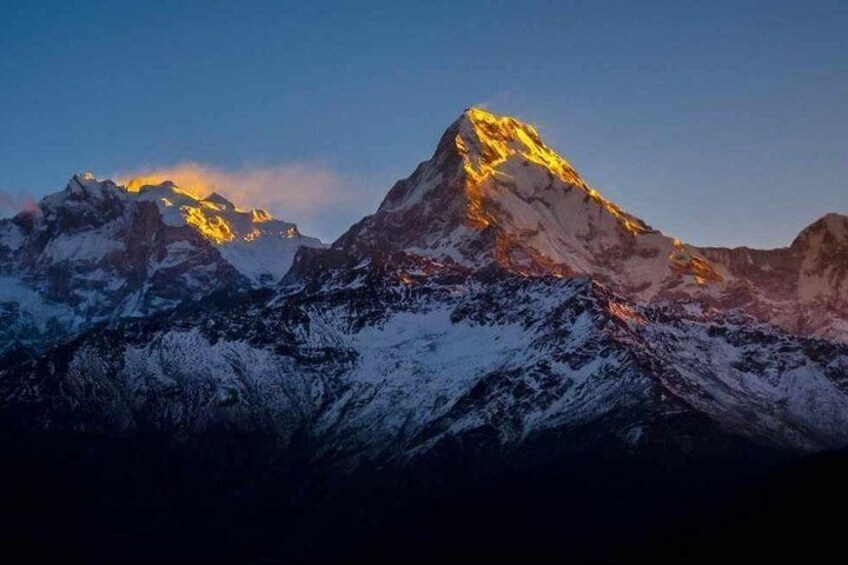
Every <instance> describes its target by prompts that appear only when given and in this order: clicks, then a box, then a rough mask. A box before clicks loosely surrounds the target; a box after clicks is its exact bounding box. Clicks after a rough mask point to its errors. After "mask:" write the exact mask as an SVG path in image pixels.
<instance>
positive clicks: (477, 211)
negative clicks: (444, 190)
mask: <svg viewBox="0 0 848 565" xmlns="http://www.w3.org/2000/svg"><path fill="white" fill-rule="evenodd" d="M455 131H456V135H455V138H454V140H453V141H454V145H455V147H456V150H457V152H458V153H459V155H460V156H461V157H462V168H463V170H464V172H465V176H466V179H467V180H466V195H467V197H468V202H469V207H468V220H469V221H470V223H471V224H472V225H476V226H478V227H480V228H485V227H488V226H490V225H492V224H493V223H496V221H497V219H496V218H495V217H494V216H493V215H492V214H490V213H489V212H488V210H487V206H486V199H485V198H484V192H485V190H486V189H485V186H486V183H487V181H489V180H490V179H496V178H497V179H505V178H511V179H512V182H516V177H517V176H521V175H522V173H521V172H520V171H522V170H523V167H525V166H528V165H535V166H537V167H542V168H544V169H545V170H547V171H548V172H549V173H550V175H551V176H553V177H554V178H557V179H559V180H560V181H562V182H563V183H565V184H567V185H569V186H573V187H576V188H579V189H581V190H583V191H584V192H585V193H586V195H587V196H588V197H589V198H591V199H593V200H595V201H596V202H598V203H599V204H601V205H602V206H603V207H604V208H605V209H606V210H607V211H608V212H609V213H610V214H612V215H613V216H615V217H616V218H617V219H618V221H619V223H620V225H621V226H622V228H624V229H625V230H626V231H628V232H630V233H631V234H633V235H637V234H640V233H644V232H645V231H648V228H647V226H645V225H644V224H643V223H642V222H641V221H640V220H638V219H637V218H634V217H632V216H630V215H629V214H627V213H625V212H624V211H623V210H621V209H620V208H618V207H617V206H616V205H615V204H613V203H612V202H610V201H609V200H607V199H605V198H604V197H603V196H601V195H600V193H598V191H596V190H594V189H593V188H591V187H590V186H589V185H588V184H586V183H585V182H584V181H583V179H581V178H580V175H578V174H577V171H575V170H574V168H573V167H572V166H571V164H570V163H568V161H566V160H565V159H563V158H562V157H560V156H559V155H558V154H557V153H556V152H555V151H554V150H552V149H551V148H549V147H548V146H547V145H545V143H544V142H543V141H542V139H541V137H540V136H539V132H538V131H537V130H536V128H535V127H533V126H532V125H530V124H526V123H524V122H521V121H519V120H517V119H515V118H513V117H510V116H501V115H497V114H493V113H492V112H489V111H488V110H484V109H482V108H476V107H471V108H468V109H466V110H465V111H464V112H463V113H462V116H461V117H460V118H459V120H457V122H456V124H455Z"/></svg>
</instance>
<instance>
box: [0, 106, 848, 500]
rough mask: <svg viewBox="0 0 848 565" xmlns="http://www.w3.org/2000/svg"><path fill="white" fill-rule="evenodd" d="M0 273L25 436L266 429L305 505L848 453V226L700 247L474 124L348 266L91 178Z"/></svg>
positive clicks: (525, 143)
mask: <svg viewBox="0 0 848 565" xmlns="http://www.w3.org/2000/svg"><path fill="white" fill-rule="evenodd" d="M0 277H2V279H3V284H2V285H0V289H2V290H0V293H2V294H1V295H0V308H1V310H0V312H1V313H2V314H0V316H2V318H0V319H2V328H3V330H2V334H0V352H2V353H3V360H2V362H0V422H2V428H3V430H4V431H5V433H6V434H11V435H12V436H17V435H20V434H25V435H27V437H29V435H31V434H36V436H37V437H39V438H42V437H44V434H47V436H49V437H53V436H54V435H55V434H71V435H72V436H73V437H75V438H79V437H85V438H99V439H97V441H98V442H99V441H102V438H112V437H120V438H134V439H133V441H136V440H137V439H138V438H140V437H148V436H149V435H150V434H154V435H155V436H156V437H162V438H166V439H164V440H162V441H163V442H164V443H165V444H167V445H169V446H170V447H169V449H176V450H177V451H178V452H180V453H184V454H193V455H192V456H191V457H192V458H193V459H196V457H197V454H198V453H205V454H208V453H217V454H219V456H220V457H223V458H225V459H226V458H228V457H229V455H226V456H225V455H222V453H227V454H229V453H231V451H232V449H233V447H232V446H233V443H232V442H233V440H232V438H244V437H245V436H246V435H247V436H249V437H251V438H262V440H261V441H259V443H260V444H261V448H259V451H260V452H261V454H262V455H261V458H262V460H263V461H266V460H267V461H273V462H275V463H273V464H270V463H269V464H268V465H269V466H270V467H273V466H274V465H276V466H277V467H279V466H281V465H282V467H284V468H285V469H286V473H287V474H286V477H288V479H287V480H291V481H293V482H294V483H296V484H298V485H300V484H301V483H299V482H298V481H296V480H294V479H291V477H292V476H300V477H303V476H306V477H308V479H305V482H306V483H309V484H312V481H314V477H315V476H321V477H334V478H333V479H327V480H328V482H329V483H330V484H335V485H339V484H345V481H347V480H351V479H350V477H359V478H362V477H366V479H362V480H365V481H366V482H367V481H368V480H371V479H370V478H373V477H376V476H382V475H381V473H385V472H386V469H391V470H393V472H398V473H404V474H406V473H411V476H413V477H416V481H422V480H423V481H425V482H427V481H436V482H438V481H439V480H441V478H442V477H444V476H445V475H446V474H449V473H448V471H447V469H453V468H456V467H460V468H462V469H463V471H462V473H470V474H472V475H474V476H477V475H481V474H482V475H486V476H490V475H498V476H509V473H514V472H519V471H520V472H531V471H532V472H536V470H539V469H544V468H546V466H549V465H553V464H554V463H553V462H562V461H570V460H573V459H575V458H579V457H580V456H581V454H586V453H597V452H598V450H603V451H604V452H610V453H616V454H624V455H626V456H627V457H637V458H650V457H652V456H653V455H654V454H657V453H662V454H663V455H662V457H663V458H670V457H672V456H671V455H669V454H674V457H683V458H684V459H692V458H695V459H697V458H703V457H728V458H731V459H734V458H735V460H737V461H739V460H741V459H742V458H743V457H742V454H751V453H768V454H769V455H768V457H774V458H778V459H780V458H785V457H789V458H794V457H798V456H801V455H806V454H811V453H818V452H825V451H833V450H840V449H844V448H845V446H846V444H848V282H846V281H848V217H846V216H842V215H839V214H829V215H827V216H825V217H823V218H821V219H820V220H818V221H816V222H814V223H813V224H812V225H810V226H809V227H807V228H805V229H804V230H802V231H801V233H800V234H799V235H798V237H797V238H796V239H795V241H794V242H792V244H791V245H790V246H789V247H786V248H782V249H773V250H757V249H749V248H745V247H740V248H733V249H724V248H706V247H698V246H694V245H689V244H686V243H684V242H681V241H679V240H677V239H675V238H673V237H669V236H667V235H665V234H663V233H662V232H661V231H659V230H657V229H654V228H652V227H651V226H649V225H648V224H647V223H646V222H644V221H643V220H641V219H639V218H637V217H635V216H633V215H631V214H629V213H627V212H626V211H624V210H622V209H621V208H620V207H618V206H617V205H615V204H614V203H612V202H610V201H609V200H607V199H606V198H604V197H603V196H602V195H601V194H600V193H599V192H598V191H597V190H595V189H593V188H591V187H590V186H589V185H588V184H587V183H586V182H585V181H584V180H583V179H582V178H581V177H580V175H579V174H578V173H577V172H576V171H575V170H574V168H573V167H572V166H571V165H570V164H569V163H568V162H567V161H566V160H565V159H563V158H562V157H560V156H559V155H557V154H556V153H555V152H554V151H553V150H552V149H550V148H549V147H547V146H546V145H545V144H544V142H543V141H542V140H541V138H540V136H539V134H538V132H537V131H536V129H535V128H533V127H532V126H530V125H528V124H525V123H522V122H520V121H518V120H516V119H514V118H510V117H505V116H498V115H495V114H492V113H490V112H488V111H485V110H482V109H479V108H471V109H468V110H466V111H464V112H463V113H462V114H461V116H460V117H459V118H458V119H457V120H456V121H455V122H454V123H453V124H451V125H450V126H449V127H448V129H447V130H446V131H445V133H444V135H443V136H442V138H441V139H440V141H439V142H438V144H437V147H436V150H435V153H434V154H433V156H432V157H431V158H430V159H428V160H427V161H424V162H423V163H421V164H420V165H418V167H417V168H416V169H415V170H414V171H413V173H412V174H411V175H410V176H409V177H408V178H406V179H403V180H401V181H399V182H397V183H396V184H395V185H394V186H393V187H392V188H391V189H390V190H389V192H388V194H387V195H386V197H385V199H384V200H383V202H382V204H381V205H380V206H379V208H378V209H377V210H376V212H375V213H374V214H372V215H370V216H367V217H366V218H364V219H362V220H361V221H360V222H358V223H357V224H355V225H353V226H352V227H351V228H350V229H349V230H347V231H346V232H345V233H344V234H343V235H342V236H341V237H340V238H339V239H338V240H336V241H335V242H333V243H332V244H330V245H327V244H324V243H322V242H321V241H319V240H317V239H315V238H311V237H308V236H305V235H303V234H301V233H300V232H299V230H298V229H297V226H296V225H295V224H292V223H288V222H286V221H282V220H277V219H274V218H272V217H271V215H270V214H268V213H267V212H265V211H263V210H249V211H247V210H241V209H239V208H237V207H236V206H234V205H233V204H232V203H230V202H229V201H228V200H227V199H226V198H224V197H223V196H221V195H218V194H211V195H209V196H207V197H205V198H198V197H195V196H192V195H190V194H189V193H188V192H186V191H183V190H181V189H180V188H179V187H178V186H176V185H174V184H173V183H171V182H165V183H162V184H160V185H155V186H138V183H133V182H128V183H127V184H126V185H125V186H121V185H118V184H115V183H113V182H111V181H108V180H102V181H101V180H97V179H96V178H95V177H94V176H92V175H90V174H80V175H76V176H74V177H73V178H72V179H71V181H70V182H69V183H68V185H67V187H66V188H65V189H64V190H63V191H61V192H58V193H56V194H52V195H50V196H47V197H45V198H44V199H43V200H42V201H41V202H40V203H39V205H38V208H37V209H36V210H34V211H26V212H21V213H20V214H18V215H17V216H15V217H13V218H11V219H6V220H2V222H0ZM222 434H223V436H225V437H227V438H231V439H229V440H226V441H224V440H221V439H220V438H221V435H222ZM63 437H64V436H63ZM210 438H214V439H210ZM39 441H40V440H39ZM238 441H239V442H241V441H242V440H238ZM254 441H256V440H254V439H251V440H250V442H249V443H250V444H251V445H253V442H254ZM174 446H176V447H174ZM764 457H765V456H764ZM768 457H766V458H768ZM663 460H665V459H663ZM281 461H284V462H285V463H284V464H282V463H280V462H281ZM558 464H559V463H558ZM260 467H261V466H260ZM404 476H407V477H408V476H409V475H404ZM369 477H370V478H369ZM421 477H425V479H422V478H421ZM427 477H429V478H427ZM286 488H289V489H291V490H292V491H296V492H299V493H300V492H303V491H304V490H305V491H309V492H313V491H314V485H313V486H312V487H310V488H312V490H310V488H307V487H303V486H298V487H296V488H295V487H292V486H291V485H288V486H287V487H286ZM331 490H333V489H332V488H331Z"/></svg>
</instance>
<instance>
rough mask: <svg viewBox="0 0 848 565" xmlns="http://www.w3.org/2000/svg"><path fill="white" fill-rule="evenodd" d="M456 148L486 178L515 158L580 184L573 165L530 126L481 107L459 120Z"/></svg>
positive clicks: (476, 171) (468, 111) (469, 165)
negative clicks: (551, 147)
mask: <svg viewBox="0 0 848 565" xmlns="http://www.w3.org/2000/svg"><path fill="white" fill-rule="evenodd" d="M455 143H456V146H457V149H459V151H460V153H461V154H462V155H463V157H464V158H465V160H466V162H467V165H468V166H467V169H471V170H472V171H473V172H474V173H475V174H476V175H478V176H480V175H487V174H490V173H492V172H493V171H494V169H495V168H496V167H497V166H498V165H500V164H501V163H503V162H504V161H506V160H507V159H508V158H510V157H512V156H518V157H520V158H521V159H523V160H524V161H528V162H531V163H535V164H537V165H540V166H542V167H545V168H546V169H548V170H550V171H551V172H552V173H554V174H555V175H556V176H558V177H560V178H562V179H563V180H565V181H567V182H570V183H577V182H579V177H578V175H577V173H576V172H575V171H574V169H573V168H572V167H571V165H570V164H569V163H568V162H567V161H566V160H565V159H563V158H562V157H560V156H559V155H557V154H556V152H555V151H553V150H552V149H550V148H549V147H547V146H546V145H545V144H544V142H543V141H542V139H541V138H540V137H539V132H538V131H536V128H535V127H533V126H532V125H530V124H526V123H524V122H521V121H519V120H517V119H515V118H513V117H510V116H499V115H497V114H493V113H491V112H489V111H487V110H483V109H482V108H475V107H472V108H468V109H467V110H465V111H464V112H463V114H462V117H461V118H460V119H459V121H458V131H457V136H456V140H455Z"/></svg>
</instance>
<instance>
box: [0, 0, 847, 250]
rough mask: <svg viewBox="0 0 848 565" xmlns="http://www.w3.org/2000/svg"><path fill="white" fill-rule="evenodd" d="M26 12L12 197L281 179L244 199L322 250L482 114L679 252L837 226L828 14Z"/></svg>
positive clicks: (12, 60) (842, 87)
mask: <svg viewBox="0 0 848 565" xmlns="http://www.w3.org/2000/svg"><path fill="white" fill-rule="evenodd" d="M33 4H35V3H32V2H15V1H10V0H4V1H3V2H2V4H0V21H2V22H3V32H2V33H0V190H2V191H4V194H6V195H7V196H11V197H12V198H13V200H14V199H15V198H16V197H18V196H20V195H22V194H30V195H32V196H35V197H39V196H41V195H43V194H46V193H48V192H52V191H55V190H57V189H59V188H61V187H62V186H64V183H65V181H66V180H67V178H68V177H69V176H70V175H71V174H73V173H74V172H76V171H80V170H90V171H93V172H95V173H96V174H98V176H111V175H121V174H125V173H127V172H138V171H145V170H148V169H158V168H167V167H172V166H174V165H176V164H179V163H186V162H192V163H197V164H199V165H200V166H202V167H207V168H211V169H213V170H215V171H217V172H219V173H221V175H223V176H220V175H219V178H231V177H227V176H226V175H227V174H230V173H232V174H233V175H235V176H233V177H232V178H238V175H239V174H242V173H249V172H254V171H256V170H260V171H265V172H268V171H271V172H273V171H280V172H281V178H283V179H285V180H284V181H281V182H282V183H283V184H285V183H291V182H295V183H301V184H302V188H298V187H292V186H289V185H288V184H286V185H285V186H280V187H278V186H276V185H274V186H272V187H271V189H269V190H276V189H277V188H279V194H278V195H277V197H274V196H273V195H270V196H269V195H268V194H260V195H257V200H258V202H257V203H258V204H263V205H266V206H268V207H271V208H272V211H274V212H276V213H278V214H279V215H281V216H283V217H284V218H285V219H287V220H290V221H296V222H298V223H299V224H301V227H302V228H303V230H304V231H306V232H311V233H314V234H317V235H319V236H321V237H322V238H324V239H332V238H333V237H335V236H336V235H338V234H339V233H341V232H342V231H343V230H344V229H345V228H346V227H347V225H348V224H349V223H351V222H353V221H355V220H357V219H358V218H359V217H360V216H362V215H364V214H366V213H369V212H371V211H372V210H373V209H374V208H375V207H376V205H377V204H378V203H379V201H380V199H381V197H382V196H383V194H384V193H385V192H386V191H387V190H388V188H389V187H390V186H391V184H392V183H393V182H394V181H395V180H397V179H398V178H401V177H404V176H406V175H408V174H409V173H410V172H411V171H412V170H413V168H414V167H415V165H416V164H417V163H418V162H419V161H422V160H424V159H426V158H428V157H429V156H430V154H431V153H432V151H433V149H434V147H435V144H436V141H437V140H438V137H439V135H440V134H441V132H442V131H443V130H444V129H445V127H446V126H447V125H448V124H449V123H450V122H451V121H452V120H454V119H455V118H456V116H457V115H458V114H459V113H460V112H461V111H462V109H463V108H465V107H467V106H471V105H484V106H486V107H488V108H489V109H490V110H492V111H495V112H498V113H507V114H511V115H515V116H517V117H519V118H521V119H524V120H527V121H530V122H532V123H535V124H536V125H537V126H538V128H539V130H540V132H541V134H542V136H543V138H544V139H545V140H546V142H547V143H548V145H550V146H552V147H553V148H555V149H557V150H558V151H559V152H560V153H561V154H562V155H563V156H565V157H566V158H567V159H569V160H570V161H571V162H572V164H573V165H575V167H576V168H577V169H578V170H579V171H580V172H581V173H582V174H583V176H584V177H585V178H586V179H587V180H588V181H589V182H590V183H591V184H593V185H594V186H595V187H596V188H598V189H599V190H600V191H601V192H602V193H604V194H605V195H606V196H607V197H609V198H611V199H612V200H613V201H615V202H617V203H618V204H620V205H621V206H622V207H624V208H625V209H627V210H628V211H631V212H632V213H634V214H636V215H638V216H640V217H642V218H644V219H645V220H646V221H647V222H648V223H650V224H652V225H653V226H655V227H657V228H659V229H662V230H663V231H665V232H666V233H669V234H671V235H674V236H676V237H679V238H681V239H684V240H686V241H689V242H692V243H696V244H704V245H707V244H709V245H742V244H747V245H751V246H758V247H771V246H780V245H785V244H787V243H789V242H790V241H791V239H792V238H793V237H794V235H795V234H796V233H797V232H798V231H799V230H800V229H801V228H802V227H803V226H804V225H806V224H808V223H809V222H810V221H812V220H814V219H815V218H816V217H818V216H820V215H822V214H824V213H825V212H828V211H838V212H842V213H848V4H846V3H845V2H844V1H825V0H822V1H817V2H809V3H802V2H780V1H770V2H742V1H734V2H723V1H714V2H709V3H707V2H659V1H655V2H649V3H641V2H639V3H637V2H603V1H591V2H590V1H586V2H523V3H518V2H514V1H513V2H471V1H466V2H461V3H460V2H439V1H431V2H416V3H412V2H410V3H405V2H386V3H381V2H368V3H366V2H320V1H312V2H249V1H241V2H179V3H177V2H132V3H123V2H120V1H111V2H102V3H101V2H73V1H64V2H40V3H39V5H38V6H35V5H33ZM259 178H267V177H263V176H261V175H260V177H259ZM316 179H317V180H316ZM297 190H300V192H301V194H300V195H299V196H300V197H301V198H300V200H297V196H298V194H297V193H296V192H297ZM293 191H294V192H293ZM312 193H315V194H317V195H318V196H316V197H315V200H316V202H317V204H316V202H313V203H312V205H309V204H308V203H305V202H304V201H308V200H309V198H310V196H309V195H310V194H312ZM292 197H294V200H296V201H295V202H292V203H291V204H289V203H288V202H287V200H288V199H290V198H292ZM7 200H8V199H7Z"/></svg>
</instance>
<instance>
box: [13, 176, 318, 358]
mask: <svg viewBox="0 0 848 565" xmlns="http://www.w3.org/2000/svg"><path fill="white" fill-rule="evenodd" d="M301 245H304V246H312V247H316V246H321V245H323V244H321V242H320V241H318V240H317V239H314V238H310V237H305V236H303V235H301V234H300V232H299V231H298V229H297V226H295V225H294V224H290V223H287V222H283V221H280V220H275V219H273V218H272V217H271V216H270V215H269V214H268V213H267V212H265V211H264V210H251V211H241V210H238V209H237V208H236V207H235V206H233V204H232V203H230V202H228V201H227V200H226V199H224V198H223V197H221V196H220V195H217V194H213V195H211V196H209V197H207V198H202V199H201V198H195V197H193V196H191V195H189V194H187V193H186V192H183V191H181V190H180V189H179V187H177V186H175V185H174V184H173V183H169V182H166V183H163V184H161V185H158V186H132V183H130V188H127V187H123V186H119V185H116V184H115V183H113V182H111V181H108V180H107V181H99V180H97V179H96V178H94V177H93V176H92V175H90V174H81V175H75V176H74V177H73V178H72V179H71V180H70V182H69V183H68V185H67V187H66V188H65V189H64V190H63V191H61V192H58V193H55V194H52V195H49V196H47V197H45V198H44V199H43V200H42V201H41V202H40V203H39V205H38V209H37V210H35V211H27V212H22V213H20V214H18V215H17V216H15V217H14V218H11V219H6V220H0V277H2V284H0V319H2V327H3V330H2V332H0V351H3V350H5V349H6V348H7V347H9V346H10V345H11V344H14V343H20V344H24V345H31V346H39V344H43V343H47V342H55V341H60V340H61V339H63V338H66V337H69V336H72V335H75V334H76V333H78V332H80V331H83V330H85V329H86V328H89V327H91V326H93V325H97V324H102V323H109V322H111V321H114V320H116V319H119V318H122V317H136V316H145V315H149V314H152V313H156V312H160V311H163V310H168V309H171V308H174V307H176V306H178V305H181V304H185V303H186V302H190V301H194V300H197V299H200V298H202V297H205V296H208V295H210V294H212V293H215V292H224V291H232V290H239V289H245V288H247V287H250V286H251V285H256V284H269V283H273V282H275V281H276V280H277V279H279V277H280V276H281V275H282V274H283V273H284V272H285V271H286V270H288V267H289V265H290V264H291V261H292V258H293V257H294V253H295V251H296V250H297V248H298V247H299V246H301Z"/></svg>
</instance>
